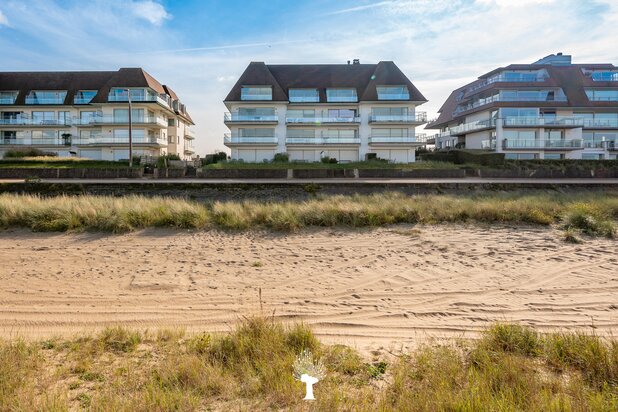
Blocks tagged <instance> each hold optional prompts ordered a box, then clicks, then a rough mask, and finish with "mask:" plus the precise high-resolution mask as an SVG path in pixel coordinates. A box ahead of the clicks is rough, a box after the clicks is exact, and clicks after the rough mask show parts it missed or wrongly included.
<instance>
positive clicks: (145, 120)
mask: <svg viewBox="0 0 618 412" xmlns="http://www.w3.org/2000/svg"><path fill="white" fill-rule="evenodd" d="M74 123H75V124H78V125H81V126H91V125H101V124H122V125H125V124H126V125H128V124H129V118H128V117H124V116H123V117H116V116H94V117H89V118H84V119H80V118H76V119H75V120H74ZM131 123H132V124H135V125H153V126H154V125H156V126H161V127H167V120H166V119H164V118H163V117H158V116H134V117H133V118H132V119H131Z"/></svg>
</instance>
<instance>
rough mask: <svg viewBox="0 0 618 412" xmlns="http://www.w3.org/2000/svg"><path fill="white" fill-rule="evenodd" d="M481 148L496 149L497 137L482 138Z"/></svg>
mask: <svg viewBox="0 0 618 412" xmlns="http://www.w3.org/2000/svg"><path fill="white" fill-rule="evenodd" d="M481 149H484V150H495V149H496V140H495V139H488V140H481Z"/></svg>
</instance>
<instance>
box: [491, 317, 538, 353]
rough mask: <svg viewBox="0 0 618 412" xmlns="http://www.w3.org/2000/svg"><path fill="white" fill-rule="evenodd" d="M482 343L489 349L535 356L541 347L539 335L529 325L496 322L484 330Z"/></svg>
mask: <svg viewBox="0 0 618 412" xmlns="http://www.w3.org/2000/svg"><path fill="white" fill-rule="evenodd" d="M482 342H483V344H484V345H485V346H486V347H487V348H488V349H490V350H494V351H500V352H511V353H517V354H520V355H527V356H536V355H537V354H538V353H539V350H540V347H541V341H540V338H539V335H538V334H537V333H536V332H535V331H534V330H532V329H531V328H529V327H526V326H521V325H518V324H510V323H497V324H495V325H493V326H491V327H490V328H489V329H487V330H486V331H485V334H484V339H483V341H482Z"/></svg>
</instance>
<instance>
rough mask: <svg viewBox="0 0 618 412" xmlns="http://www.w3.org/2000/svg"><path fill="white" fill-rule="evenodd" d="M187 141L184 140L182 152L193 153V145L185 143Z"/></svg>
mask: <svg viewBox="0 0 618 412" xmlns="http://www.w3.org/2000/svg"><path fill="white" fill-rule="evenodd" d="M187 143H188V142H185V146H184V152H185V154H193V153H195V150H194V149H193V145H192V144H187Z"/></svg>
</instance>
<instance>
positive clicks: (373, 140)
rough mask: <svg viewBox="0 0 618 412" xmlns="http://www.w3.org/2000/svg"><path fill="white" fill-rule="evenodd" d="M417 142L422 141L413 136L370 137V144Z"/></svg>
mask: <svg viewBox="0 0 618 412" xmlns="http://www.w3.org/2000/svg"><path fill="white" fill-rule="evenodd" d="M425 137H426V136H425ZM417 141H420V140H417V138H416V137H413V136H403V137H394V136H370V137H369V143H416V142H417Z"/></svg>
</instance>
